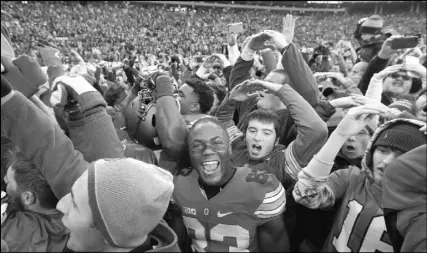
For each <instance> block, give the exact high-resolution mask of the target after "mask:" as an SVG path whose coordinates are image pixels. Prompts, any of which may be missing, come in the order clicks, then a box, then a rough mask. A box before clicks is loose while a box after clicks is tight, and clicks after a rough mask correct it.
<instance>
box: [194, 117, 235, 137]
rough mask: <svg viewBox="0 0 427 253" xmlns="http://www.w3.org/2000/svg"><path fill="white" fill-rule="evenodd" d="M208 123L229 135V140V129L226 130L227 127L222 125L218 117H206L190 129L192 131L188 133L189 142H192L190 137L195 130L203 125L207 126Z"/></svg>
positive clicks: (197, 121)
mask: <svg viewBox="0 0 427 253" xmlns="http://www.w3.org/2000/svg"><path fill="white" fill-rule="evenodd" d="M207 123H210V124H213V125H215V126H217V127H219V128H220V129H221V130H222V131H223V132H224V133H225V134H226V135H227V138H229V136H228V132H227V129H225V127H224V126H223V125H222V123H221V122H220V121H219V120H218V119H217V118H216V117H213V116H205V117H203V118H200V119H198V120H196V121H195V122H194V123H193V125H192V126H191V127H190V130H189V131H188V142H189V140H190V136H191V134H192V133H193V131H194V129H195V128H196V127H198V126H199V125H203V124H207Z"/></svg>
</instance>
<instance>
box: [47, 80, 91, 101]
mask: <svg viewBox="0 0 427 253" xmlns="http://www.w3.org/2000/svg"><path fill="white" fill-rule="evenodd" d="M52 90H53V92H52V96H51V98H50V103H51V104H52V106H65V105H66V104H67V103H68V102H70V101H71V100H73V99H74V100H77V97H78V96H80V95H81V94H83V93H85V92H90V91H96V89H95V88H94V87H93V86H92V85H91V84H90V83H89V82H88V81H87V80H86V79H85V78H84V77H82V76H80V75H74V76H67V75H63V76H60V77H57V78H56V79H55V81H54V82H53V85H52Z"/></svg>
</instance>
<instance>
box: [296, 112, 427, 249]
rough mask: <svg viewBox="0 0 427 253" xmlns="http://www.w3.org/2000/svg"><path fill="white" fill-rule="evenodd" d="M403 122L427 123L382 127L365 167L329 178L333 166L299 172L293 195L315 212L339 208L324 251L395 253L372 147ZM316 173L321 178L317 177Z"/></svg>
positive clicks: (353, 168) (403, 120) (336, 173)
mask: <svg viewBox="0 0 427 253" xmlns="http://www.w3.org/2000/svg"><path fill="white" fill-rule="evenodd" d="M402 122H406V123H409V124H413V125H415V126H417V127H419V128H421V126H423V125H424V124H425V123H424V122H421V121H418V120H412V119H396V120H392V121H389V122H387V123H385V124H383V125H382V126H380V127H379V128H378V129H377V130H376V131H375V133H374V134H373V136H372V138H371V141H370V143H369V144H368V147H367V149H366V152H365V156H364V158H363V159H362V163H361V168H358V167H356V166H350V167H349V168H348V169H344V170H338V171H336V172H334V173H332V174H330V175H329V172H330V170H331V169H332V164H324V165H320V163H310V164H314V166H319V168H317V169H316V168H313V166H311V167H306V168H304V169H303V170H302V171H301V172H300V173H299V175H298V181H297V183H296V185H295V188H294V192H293V195H294V197H295V200H296V202H297V203H300V204H302V205H304V206H306V207H308V208H311V209H317V208H336V215H335V220H334V223H333V226H332V230H331V232H330V234H329V237H328V239H327V240H326V243H325V245H324V251H335V250H337V251H341V250H350V251H375V250H380V251H383V252H384V251H392V250H393V248H392V246H391V241H390V239H389V237H388V234H387V229H386V227H385V221H384V218H383V210H382V207H381V203H382V201H381V197H382V189H381V187H380V186H378V185H377V184H375V182H374V180H373V172H372V165H371V164H372V155H373V151H374V150H373V149H372V147H373V145H374V144H375V142H376V141H377V139H378V136H379V135H380V134H381V133H382V132H383V131H384V130H386V129H388V128H390V127H391V126H393V125H395V124H398V123H402ZM321 167H322V168H321ZM327 168H329V170H327ZM313 172H315V173H316V174H315V175H317V176H313V174H314V173H313ZM336 203H340V204H339V205H335V204H336ZM352 217H358V218H357V219H353V218H352Z"/></svg>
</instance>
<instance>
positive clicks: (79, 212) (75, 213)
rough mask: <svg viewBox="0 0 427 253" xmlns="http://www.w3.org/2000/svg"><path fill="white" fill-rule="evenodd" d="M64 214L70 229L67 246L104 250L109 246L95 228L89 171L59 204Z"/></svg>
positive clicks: (64, 219) (79, 249) (72, 248)
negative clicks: (90, 198)
mask: <svg viewBox="0 0 427 253" xmlns="http://www.w3.org/2000/svg"><path fill="white" fill-rule="evenodd" d="M56 209H58V210H59V211H61V212H62V213H63V214H64V216H63V217H62V222H63V223H64V225H65V226H66V227H67V228H68V229H69V230H70V238H69V240H68V242H67V247H68V248H69V249H71V250H73V251H76V252H80V251H92V252H93V251H103V250H104V249H105V247H106V246H107V244H106V242H105V241H104V238H103V236H102V235H101V232H100V231H99V230H98V229H96V228H95V226H94V222H93V215H92V210H91V208H90V205H89V191H88V172H87V171H86V172H85V173H83V175H81V176H80V178H79V179H77V181H76V182H75V183H74V185H73V187H72V189H71V192H70V193H68V194H67V195H65V196H64V197H63V198H62V199H61V200H60V201H59V202H58V204H57V206H56Z"/></svg>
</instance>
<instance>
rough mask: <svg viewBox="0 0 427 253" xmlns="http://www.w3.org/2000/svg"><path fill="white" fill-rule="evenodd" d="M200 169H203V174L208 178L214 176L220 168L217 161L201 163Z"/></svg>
mask: <svg viewBox="0 0 427 253" xmlns="http://www.w3.org/2000/svg"><path fill="white" fill-rule="evenodd" d="M202 169H203V172H204V173H205V174H206V175H208V176H210V175H214V174H215V173H217V172H218V170H219V169H220V167H219V161H206V162H203V163H202Z"/></svg>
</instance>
